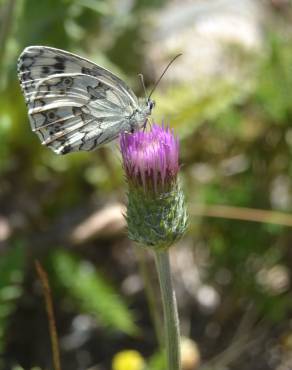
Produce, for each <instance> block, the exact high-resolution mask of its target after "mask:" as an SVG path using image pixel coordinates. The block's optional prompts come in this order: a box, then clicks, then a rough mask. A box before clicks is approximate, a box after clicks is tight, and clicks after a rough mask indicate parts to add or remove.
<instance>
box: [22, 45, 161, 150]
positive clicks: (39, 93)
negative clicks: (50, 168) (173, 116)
mask: <svg viewBox="0 0 292 370" xmlns="http://www.w3.org/2000/svg"><path fill="white" fill-rule="evenodd" d="M17 72H18V77H19V81H20V85H21V88H22V91H23V94H24V97H25V101H26V105H27V108H28V115H29V120H30V124H31V128H32V131H33V132H35V133H36V134H37V136H38V137H39V139H40V140H41V143H42V144H43V145H46V146H47V147H49V148H50V149H52V150H53V151H54V152H55V153H57V154H66V153H70V152H75V151H80V150H86V151H89V150H93V149H95V148H97V147H99V146H101V145H102V144H105V143H108V142H110V141H112V140H113V139H115V138H117V137H118V136H119V134H120V133H122V132H129V133H132V132H134V131H136V130H138V129H139V128H142V127H145V125H146V123H147V119H148V117H149V116H150V115H151V112H152V109H153V107H154V101H153V100H151V99H150V97H149V98H146V99H145V100H144V99H143V101H142V99H139V100H138V98H137V97H136V95H135V94H134V93H133V91H132V90H131V89H130V88H129V87H128V86H127V85H126V84H125V82H124V81H122V80H121V79H120V78H119V77H117V76H116V75H114V74H113V73H111V72H110V71H108V70H106V69H104V68H102V67H100V66H99V65H97V64H95V63H93V62H91V61H89V60H87V59H85V58H82V57H80V56H78V55H75V54H71V53H69V52H67V51H64V50H60V49H55V48H51V47H48V46H29V47H27V48H25V49H24V50H23V52H22V53H21V55H20V57H19V59H18V63H17Z"/></svg>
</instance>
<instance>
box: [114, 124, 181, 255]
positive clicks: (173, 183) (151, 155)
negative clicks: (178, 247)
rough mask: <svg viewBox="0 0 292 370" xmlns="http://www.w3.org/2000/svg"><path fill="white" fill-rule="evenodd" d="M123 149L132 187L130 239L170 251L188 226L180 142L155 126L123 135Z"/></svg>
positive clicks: (130, 194) (129, 211)
mask: <svg viewBox="0 0 292 370" xmlns="http://www.w3.org/2000/svg"><path fill="white" fill-rule="evenodd" d="M120 148H121V152H122V157H123V165H124V169H125V173H126V178H127V181H128V184H129V192H128V208H127V216H126V218H127V222H128V231H129V237H130V238H131V239H133V240H135V241H137V242H139V243H142V244H144V245H147V246H152V247H154V248H157V249H164V248H168V247H169V246H170V245H171V244H173V242H174V241H175V240H176V239H178V238H179V237H180V236H181V235H182V234H183V232H184V231H185V229H186V225H187V215H186V209H185V202H184V195H183V192H182V191H181V188H180V184H179V181H178V171H179V161H178V157H179V142H178V139H177V138H176V137H175V136H174V133H173V131H172V130H170V129H169V128H168V127H165V126H164V125H162V126H159V125H156V124H154V125H153V126H152V127H151V129H150V131H137V132H135V133H133V134H129V133H123V134H121V136H120Z"/></svg>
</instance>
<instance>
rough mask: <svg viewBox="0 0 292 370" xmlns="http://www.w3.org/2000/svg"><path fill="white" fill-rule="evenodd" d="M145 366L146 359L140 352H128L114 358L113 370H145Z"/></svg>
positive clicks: (118, 354) (120, 353)
mask: <svg viewBox="0 0 292 370" xmlns="http://www.w3.org/2000/svg"><path fill="white" fill-rule="evenodd" d="M144 365H145V362H144V359H143V357H142V356H141V355H140V353H139V352H138V351H134V350H126V351H121V352H118V353H117V354H116V355H115V356H114V358H113V361H112V370H143V368H144Z"/></svg>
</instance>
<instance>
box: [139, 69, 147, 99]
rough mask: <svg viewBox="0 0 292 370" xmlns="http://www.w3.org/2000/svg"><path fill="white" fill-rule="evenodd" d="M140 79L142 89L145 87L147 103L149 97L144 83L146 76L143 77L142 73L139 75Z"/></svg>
mask: <svg viewBox="0 0 292 370" xmlns="http://www.w3.org/2000/svg"><path fill="white" fill-rule="evenodd" d="M138 77H139V78H140V80H141V84H142V87H143V90H144V94H145V100H146V101H147V99H148V97H147V92H146V87H145V83H144V76H143V75H142V73H139V74H138Z"/></svg>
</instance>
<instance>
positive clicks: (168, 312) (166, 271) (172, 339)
mask: <svg viewBox="0 0 292 370" xmlns="http://www.w3.org/2000/svg"><path fill="white" fill-rule="evenodd" d="M154 255H155V262H156V268H157V271H158V276H159V283H160V289H161V296H162V304H163V312H164V326H165V342H166V354H167V365H168V366H167V369H168V370H180V369H181V363H180V334H179V319H178V313H177V305H176V298H175V292H174V289H173V287H172V279H171V273H170V263H169V253H168V251H167V250H166V251H154Z"/></svg>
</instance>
